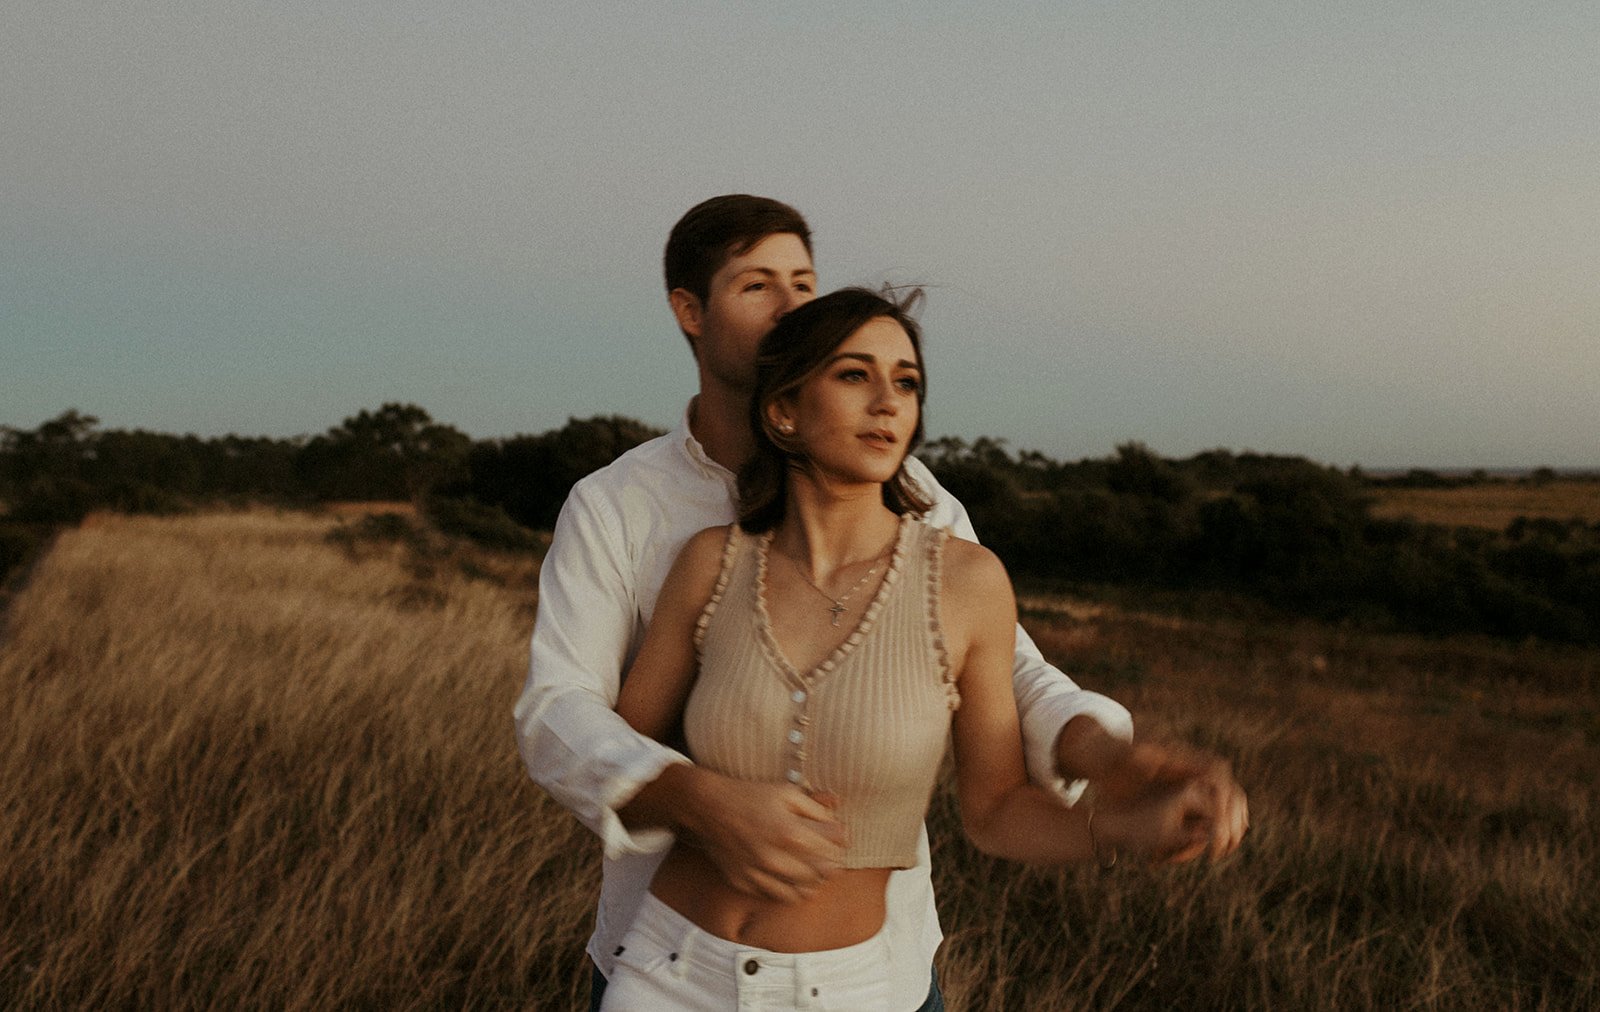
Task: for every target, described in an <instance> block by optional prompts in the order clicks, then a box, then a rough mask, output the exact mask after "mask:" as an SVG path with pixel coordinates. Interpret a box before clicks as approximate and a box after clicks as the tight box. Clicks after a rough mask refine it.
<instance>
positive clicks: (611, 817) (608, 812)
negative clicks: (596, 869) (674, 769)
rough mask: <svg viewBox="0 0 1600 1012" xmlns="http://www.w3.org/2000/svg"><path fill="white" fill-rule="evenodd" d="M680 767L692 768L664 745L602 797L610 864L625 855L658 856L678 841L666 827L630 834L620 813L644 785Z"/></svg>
mask: <svg viewBox="0 0 1600 1012" xmlns="http://www.w3.org/2000/svg"><path fill="white" fill-rule="evenodd" d="M678 763H683V764H684V765H690V762H689V758H688V756H685V755H684V754H683V753H681V752H678V751H676V750H674V749H670V748H667V747H666V746H665V745H661V746H658V747H657V748H655V749H651V750H650V751H649V752H647V753H646V754H644V755H642V756H640V757H639V759H638V760H637V761H636V762H634V763H632V764H630V765H629V766H627V767H625V768H624V769H622V770H621V771H620V772H619V774H618V775H617V776H616V777H614V778H613V779H612V780H611V782H610V783H609V784H608V785H607V787H606V789H605V790H604V791H603V792H602V794H601V797H600V842H601V843H602V844H603V845H604V847H605V853H606V859H607V860H613V861H614V860H616V859H617V858H619V857H622V856H623V855H625V854H659V853H661V852H662V851H665V850H667V849H668V848H670V847H671V846H672V844H673V843H674V841H676V840H677V838H678V837H677V834H676V833H674V832H673V831H672V830H670V829H667V828H666V827H664V826H644V827H641V828H638V829H631V830H630V829H629V828H628V827H627V826H626V825H624V824H623V822H622V816H620V815H618V814H617V809H619V808H622V807H624V806H626V805H627V803H628V802H629V801H632V800H633V796H634V795H635V794H638V793H639V790H640V788H642V787H644V785H645V784H648V783H650V782H652V781H653V780H655V779H656V778H657V777H659V776H661V771H662V770H664V769H666V768H667V767H668V766H672V765H676V764H678Z"/></svg>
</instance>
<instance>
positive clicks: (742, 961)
mask: <svg viewBox="0 0 1600 1012" xmlns="http://www.w3.org/2000/svg"><path fill="white" fill-rule="evenodd" d="M888 956H889V954H888V942H887V940H886V938H885V934H884V932H882V931H879V932H878V933H877V934H876V935H873V936H872V937H871V938H869V939H867V940H866V941H865V942H860V943H857V944H856V945H851V946H848V947H846V948H843V949H828V950H827V951H825V952H769V951H767V950H766V949H752V948H748V947H746V946H741V945H740V944H739V943H737V942H730V941H728V940H727V939H726V938H718V937H717V936H716V935H713V934H709V933H707V932H706V931H704V930H702V929H701V928H699V927H697V926H696V925H695V924H694V923H693V922H692V921H690V920H689V919H688V918H686V917H684V916H683V915H682V914H680V913H678V912H677V911H676V910H673V909H672V908H671V907H669V906H667V905H666V904H665V903H662V902H661V901H660V900H658V899H656V898H655V897H654V896H652V895H649V894H646V895H645V898H644V904H643V905H642V906H641V907H640V908H639V916H638V917H637V918H635V919H634V922H633V927H631V928H629V929H628V933H627V934H626V935H624V936H623V938H622V950H621V952H620V953H619V954H618V955H617V965H616V969H615V970H614V971H612V974H611V979H610V981H609V982H608V983H607V984H606V993H605V998H604V1000H603V1001H602V1003H601V1005H600V1008H601V1010H602V1012H613V1010H621V1012H657V1010H661V1012H666V1010H684V1012H720V1010H724V1009H726V1010H729V1012H732V1010H735V1009H738V1010H741V1012H742V1010H745V1009H841V1010H850V1012H875V1010H883V1012H889V1009H890V1007H891V1006H890V1000H891V995H890V990H889V982H888V979H887V977H888V975H887V973H886V972H885V968H886V967H887V966H888ZM921 1000H922V998H921V996H920V995H919V996H917V997H916V998H915V999H914V1000H913V1002H912V1004H911V1006H908V1007H912V1008H914V1007H916V1005H917V1004H918V1003H920V1002H921Z"/></svg>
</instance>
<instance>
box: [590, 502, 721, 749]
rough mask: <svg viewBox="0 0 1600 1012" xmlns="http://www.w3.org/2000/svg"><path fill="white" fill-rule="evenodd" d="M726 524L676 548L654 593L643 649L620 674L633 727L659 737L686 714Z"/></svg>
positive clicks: (623, 705)
mask: <svg viewBox="0 0 1600 1012" xmlns="http://www.w3.org/2000/svg"><path fill="white" fill-rule="evenodd" d="M727 539H728V528H726V527H709V528H707V529H705V530H703V531H701V532H700V533H698V534H696V535H695V536H694V537H692V538H690V539H689V540H688V542H687V543H686V544H685V545H684V546H683V550H682V551H681V552H679V553H678V558H677V560H676V561H675V562H673V564H672V569H671V570H670V571H669V572H668V573H667V579H666V582H664V583H663V584H662V585H661V593H660V595H659V596H657V598H656V609H655V613H654V614H653V615H652V616H651V618H650V626H649V628H647V629H646V630H645V634H644V643H643V644H642V645H641V646H640V647H639V654H638V656H637V657H635V658H634V660H633V664H632V665H631V666H629V668H628V673H627V675H626V676H624V677H623V679H622V689H621V691H620V692H619V693H618V695H617V714H618V715H619V716H621V717H622V719H623V720H626V721H627V722H628V723H629V724H630V725H632V727H633V729H634V730H635V731H638V732H639V733H640V734H644V735H648V736H650V737H651V738H654V739H656V740H657V741H661V740H663V739H665V738H667V737H668V736H669V735H671V734H672V733H673V731H675V730H676V729H677V727H678V723H679V721H680V720H682V719H683V707H684V703H685V702H686V701H687V700H688V698H689V690H690V688H692V687H693V685H694V678H695V673H696V671H697V669H698V662H697V660H696V658H695V649H694V629H695V624H696V623H697V622H699V620H700V613H701V612H702V611H704V610H705V606H706V604H707V602H709V601H710V600H711V595H712V594H713V593H715V592H716V587H717V575H718V573H719V572H720V570H721V568H722V552H723V548H724V546H725V545H726V544H727Z"/></svg>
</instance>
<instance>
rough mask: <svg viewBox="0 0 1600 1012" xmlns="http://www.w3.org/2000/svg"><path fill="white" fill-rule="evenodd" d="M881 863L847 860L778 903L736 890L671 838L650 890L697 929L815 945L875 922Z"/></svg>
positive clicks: (876, 926) (882, 881) (777, 943)
mask: <svg viewBox="0 0 1600 1012" xmlns="http://www.w3.org/2000/svg"><path fill="white" fill-rule="evenodd" d="M890 871H891V869H889V868H847V869H845V870H844V871H841V872H839V873H837V874H836V875H834V876H833V877H832V878H831V879H829V880H828V881H826V882H824V883H823V884H822V885H821V886H819V887H818V888H817V890H816V891H815V892H814V893H812V894H811V895H810V896H809V897H808V898H806V899H804V900H801V901H799V902H795V903H780V902H777V901H775V900H766V899H761V898H760V897H756V896H751V895H750V894H749V893H745V892H740V891H739V890H737V889H735V888H734V887H733V886H731V885H729V884H728V883H727V880H725V879H724V878H723V877H722V873H721V872H720V871H718V870H717V866H716V865H714V864H712V863H711V861H710V860H709V859H707V858H706V856H705V855H704V854H702V853H701V852H700V851H698V850H695V849H693V848H691V847H687V846H683V845H681V844H680V845H679V846H676V847H673V848H672V852H671V853H669V854H668V855H667V857H666V860H664V861H662V862H661V867H660V869H659V870H658V871H657V872H656V877H655V880H654V881H653V882H651V883H650V892H651V893H653V894H654V895H655V897H656V898H657V899H659V900H660V901H661V902H663V903H665V904H666V905H667V906H669V907H671V908H672V909H674V910H676V911H677V912H678V913H680V914H682V915H683V916H685V917H687V918H688V919H689V920H691V921H693V922H694V923H695V924H696V925H698V926H699V927H701V928H702V929H704V930H706V931H708V932H710V933H711V934H713V935H716V936H717V937H719V938H726V939H728V940H729V941H731V942H738V943H740V944H741V945H749V946H752V947H754V948H760V949H770V950H772V951H773V952H822V951H825V950H827V949H842V948H844V947H845V946H847V945H855V944H856V943H857V942H864V941H866V940H867V939H869V938H871V937H872V936H873V935H876V934H877V933H878V931H879V930H880V929H882V927H883V919H884V911H885V906H884V890H885V889H886V888H887V887H888V884H889V873H890Z"/></svg>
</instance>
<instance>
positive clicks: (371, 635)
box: [0, 512, 1600, 1010]
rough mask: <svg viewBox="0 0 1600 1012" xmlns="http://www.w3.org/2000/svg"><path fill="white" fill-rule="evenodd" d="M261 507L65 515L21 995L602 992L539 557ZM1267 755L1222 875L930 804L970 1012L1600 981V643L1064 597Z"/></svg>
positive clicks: (42, 662) (60, 998)
mask: <svg viewBox="0 0 1600 1012" xmlns="http://www.w3.org/2000/svg"><path fill="white" fill-rule="evenodd" d="M333 522H334V521H332V520H330V519H327V518H321V519H319V518H313V517H307V516H304V515H296V514H276V513H269V512H250V513H239V514H216V515H209V516H201V517H189V518H180V519H166V520H158V519H123V518H106V519H104V520H102V521H101V522H99V523H98V524H96V525H94V526H92V527H89V528H85V529H80V530H77V531H72V532H68V533H67V534H65V535H63V537H62V538H61V540H60V542H59V543H58V544H57V546H56V547H55V549H54V550H53V551H52V553H51V554H50V555H49V556H48V557H47V558H46V559H45V560H44V562H43V563H42V564H41V565H40V567H39V568H38V570H37V572H36V573H35V574H34V577H33V580H32V583H31V584H30V586H29V587H28V588H27V589H26V590H25V592H24V593H22V594H21V595H20V596H19V597H18V598H17V600H16V602H15V604H14V606H13V609H12V613H11V615H10V622H9V628H8V631H7V633H6V639H5V640H4V642H3V653H0V720H3V721H4V724H5V726H6V727H7V729H8V736H7V737H6V738H5V739H4V740H3V741H0V848H3V852H4V853H5V855H6V861H5V863H4V864H3V865H0V1006H4V1007H22V1008H78V1007H111V1006H115V1007H144V1008H199V1007H208V1008H209V1007H229V1008H231V1007H270V1008H297V1009H298V1008H318V1009H320V1008H329V1007H363V1008H380V1007H381V1008H457V1007H473V1008H501V1007H521V1008H552V1009H565V1008H574V1007H580V1004H581V1001H582V998H583V995H584V993H585V992H586V975H585V973H584V970H583V962H582V955H581V949H582V943H583V940H584V938H585V937H586V935H587V931H588V922H589V916H590V911H591V906H592V903H593V897H594V891H595V888H596V885H597V882H596V872H597V846H596V844H595V842H594V841H593V839H592V838H591V837H590V836H589V835H588V834H587V833H586V832H585V831H583V830H582V829H580V828H578V827H577V826H576V825H575V823H573V821H572V820H571V819H570V817H568V816H567V815H566V814H565V813H564V812H562V811H560V810H559V809H558V808H557V806H555V805H554V804H553V803H551V802H550V801H549V800H548V799H547V798H545V797H544V796H543V795H542V794H541V793H540V792H539V791H538V790H537V789H536V788H534V787H533V786H531V785H530V784H529V783H528V782H527V780H526V777H525V776H524V774H523V772H522V770H521V764H520V762H519V761H518V759H517V757H516V754H515V746H514V744H513V739H512V735H511V727H510V717H509V712H510V706H511V703H512V701H513V699H514V697H515V694H516V691H517V688H518V686H519V685H520V683H521V678H522V667H523V663H524V658H525V640H526V634H527V631H528V626H529V623H530V621H531V616H532V599H533V593H532V572H531V569H532V567H531V565H530V564H528V563H526V562H523V561H518V560H516V559H512V558H507V557H495V556H486V555H482V554H476V553H466V552H464V551H461V550H451V551H446V550H441V549H440V548H439V547H438V545H437V543H434V544H432V545H421V546H413V547H402V546H400V545H374V544H371V543H368V542H363V541H360V540H348V539H347V541H346V543H345V546H344V547H341V545H339V544H334V543H331V542H329V541H328V540H327V538H326V532H327V530H328V528H329V527H330V526H331V525H332V523H333ZM1033 604H1034V606H1035V608H1036V610H1035V611H1033V612H1032V613H1031V614H1030V617H1029V619H1028V621H1029V624H1030V627H1031V628H1033V629H1034V630H1035V631H1036V633H1037V636H1038V638H1039V640H1040V642H1041V645H1042V646H1043V647H1044V649H1045V651H1046V653H1047V654H1048V655H1050V656H1051V657H1053V658H1054V659H1056V660H1057V661H1058V662H1059V663H1061V664H1062V665H1063V666H1064V667H1066V668H1067V669H1068V670H1069V671H1070V672H1071V673H1073V674H1074V675H1076V676H1077V677H1079V679H1080V680H1081V681H1083V682H1084V683H1086V684H1090V685H1094V686H1096V687H1099V688H1104V689H1106V690H1107V691H1110V692H1112V693H1113V694H1115V695H1117V696H1118V697H1119V698H1122V699H1124V700H1126V701H1127V702H1129V703H1130V705H1132V706H1133V708H1134V709H1135V711H1136V712H1137V713H1139V714H1140V716H1141V726H1142V727H1144V728H1145V729H1146V730H1159V731H1162V732H1164V733H1167V734H1170V735H1176V736H1180V737H1185V738H1189V739H1192V740H1196V741H1199V742H1201V743H1204V744H1207V745H1209V746H1211V747H1214V748H1216V749H1218V750H1220V751H1222V752H1223V753H1224V754H1227V755H1230V756H1233V757H1236V760H1237V762H1236V766H1237V769H1238V772H1239V776H1240V779H1241V780H1242V781H1243V782H1244V783H1245V784H1246V785H1247V786H1248V788H1249V789H1250V791H1251V804H1252V812H1253V816H1254V820H1253V821H1254V828H1253V829H1252V831H1251V835H1250V837H1249V838H1248V840H1247V843H1246V846H1245V848H1244V850H1243V851H1242V852H1241V853H1240V855H1238V856H1237V857H1236V858H1235V859H1233V860H1231V861H1229V862H1227V863H1226V864H1224V865H1222V866H1221V867H1219V868H1214V869H1213V868H1207V867H1203V866H1192V867H1186V868H1182V869H1176V870H1168V871H1162V872H1156V873H1151V872H1146V871H1141V870H1137V869H1123V868H1118V869H1114V870H1113V871H1111V872H1108V873H1102V872H1100V871H1099V870H1097V869H1070V870H1066V871H1035V870H1027V869H1017V868H1013V867H1009V866H1005V865H1002V864H999V863H997V862H994V861H990V860H989V859H986V858H983V857H981V856H978V855H976V854H974V853H973V852H972V851H971V849H970V848H969V847H968V846H967V845H966V844H965V842H964V841H962V840H960V839H959V837H958V834H957V833H956V832H955V830H954V826H955V821H954V818H953V814H952V811H951V806H952V802H951V799H950V796H949V794H948V793H947V792H946V793H941V795H940V796H939V798H938V799H937V802H936V807H935V812H934V814H933V817H932V827H933V836H934V846H935V851H936V856H935V865H936V876H937V879H938V885H939V896H940V905H941V910H942V912H943V916H944V920H945V924H946V930H947V933H948V935H949V938H948V941H947V943H946V945H945V948H944V950H943V951H942V952H941V955H940V959H939V967H940V972H941V976H942V979H943V981H944V986H945V991H946V996H947V999H948V1000H949V1003H950V1007H951V1008H952V1009H974V1010H1000V1009H1030V1008H1034V1009H1063V1008H1094V1009H1103V1008H1130V1009H1143V1008H1149V1009H1156V1008H1172V1007H1185V1008H1219V1009H1222V1008H1227V1009H1232V1008H1295V1009H1300V1008H1311V1009H1348V1008H1358V1009H1359V1008H1385V1009H1387V1008H1413V1009H1455V1008H1476V1007H1486V1008H1528V1009H1534V1008H1551V1009H1554V1008H1577V1007H1585V1006H1589V1007H1593V1006H1595V1004H1596V1003H1597V1002H1600V900H1597V898H1596V897H1597V895H1600V888H1597V886H1600V882H1597V881H1596V878H1597V872H1596V868H1597V867H1600V841H1597V838H1596V837H1597V831H1596V828H1595V814H1596V809H1597V801H1600V797H1597V791H1596V787H1595V785H1594V783H1593V781H1594V771H1595V770H1596V769H1600V691H1597V690H1600V672H1597V662H1596V658H1595V656H1594V655H1593V654H1585V653H1579V652H1575V651H1551V650H1536V649H1533V648H1531V647H1530V648H1512V647H1504V646H1496V645H1490V644H1483V643H1471V642H1463V641H1445V642H1426V641H1421V640H1409V639H1399V638H1386V639H1371V638H1364V637H1355V636H1349V635H1345V634H1342V633H1340V632H1338V631H1336V630H1330V629H1326V628H1322V627H1317V626H1310V625H1306V626H1271V627H1262V626H1255V625H1248V624H1244V623H1230V622H1225V621H1223V622H1216V623H1206V624H1196V623H1192V622H1184V621H1176V620H1172V619H1167V618H1156V617H1150V616H1142V615H1138V614H1132V613H1128V612H1121V611H1116V610H1111V609H1105V608H1096V607H1092V606H1087V605H1084V604H1082V603H1081V602H1080V603H1072V602H1063V603H1057V602H1033Z"/></svg>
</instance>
